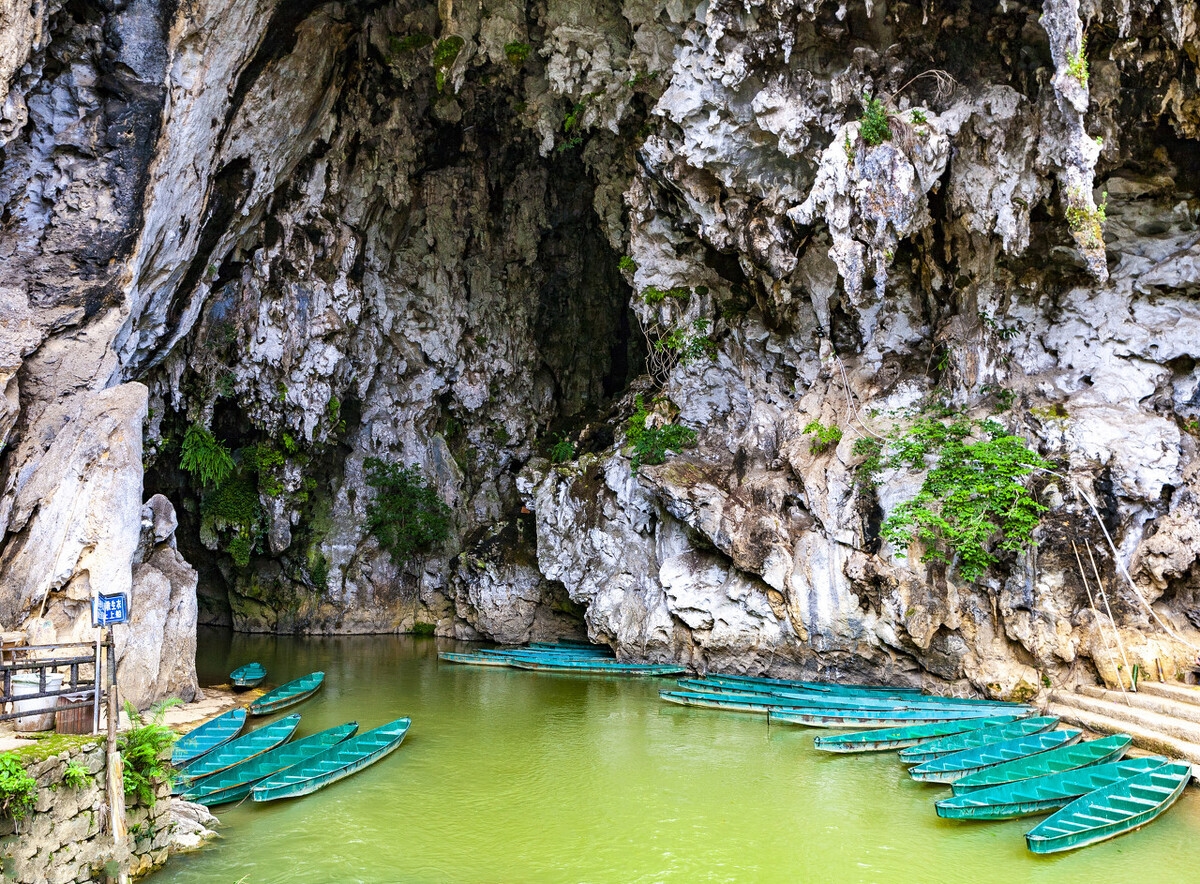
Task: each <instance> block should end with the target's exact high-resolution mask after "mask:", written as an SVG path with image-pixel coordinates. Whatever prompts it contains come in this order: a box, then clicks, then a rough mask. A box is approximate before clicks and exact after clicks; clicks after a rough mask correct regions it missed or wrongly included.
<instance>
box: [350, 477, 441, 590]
mask: <svg viewBox="0 0 1200 884" xmlns="http://www.w3.org/2000/svg"><path fill="white" fill-rule="evenodd" d="M364 466H365V467H366V480H367V484H368V485H370V486H371V487H373V488H375V489H376V493H375V498H374V499H373V500H372V501H371V502H370V503H369V504H367V529H368V530H369V531H370V532H371V533H372V534H374V535H375V537H376V539H377V540H378V541H379V545H380V546H381V547H383V548H384V549H386V550H387V551H388V552H389V553H390V554H391V556H392V560H393V561H394V562H395V563H396V564H397V565H399V566H401V567H403V566H404V565H405V564H407V563H408V562H409V561H410V560H411V559H412V558H413V557H414V556H415V555H416V554H417V553H419V552H427V551H428V550H429V549H431V548H432V547H433V546H434V545H435V544H438V543H441V542H442V541H444V540H445V539H446V538H447V537H449V536H450V517H451V512H450V507H448V506H446V503H445V501H443V500H442V499H441V498H440V497H438V495H437V491H436V490H434V489H433V488H432V487H430V486H429V485H427V484H426V483H425V480H424V479H422V478H421V474H420V473H419V472H418V470H417V467H416V465H415V464H414V465H413V466H411V467H402V466H399V465H397V464H392V463H386V462H385V461H382V460H380V459H379V458H377V457H369V458H367V460H366V461H365V463H364Z"/></svg>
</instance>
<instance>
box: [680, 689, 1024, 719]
mask: <svg viewBox="0 0 1200 884" xmlns="http://www.w3.org/2000/svg"><path fill="white" fill-rule="evenodd" d="M658 695H659V696H660V697H661V698H662V699H664V700H666V701H667V702H669V703H676V704H678V705H681V706H703V707H708V708H711V709H728V710H730V711H735V712H768V711H770V712H771V713H772V714H774V713H775V712H776V711H778V712H796V713H801V714H828V715H834V716H837V715H838V714H849V713H854V714H855V715H856V717H859V718H899V719H903V718H909V717H920V718H923V719H924V720H926V721H938V720H943V721H950V720H954V719H959V718H986V717H988V714H989V713H988V711H987V710H979V709H974V708H971V707H962V706H947V705H943V704H936V703H923V702H921V701H920V700H919V699H913V700H911V701H905V702H899V701H895V700H893V701H889V702H887V703H884V704H878V703H869V702H863V701H862V700H861V698H858V697H845V696H843V697H829V698H824V697H821V698H816V699H813V700H804V699H801V698H796V697H776V696H774V695H772V694H710V693H701V692H699V691H659V692H658ZM1016 711H1017V712H1021V711H1025V710H1024V708H1023V707H1016ZM892 713H897V714H892ZM900 713H903V714H900ZM911 713H920V715H919V716H912V715H911ZM1014 714H1015V713H1014Z"/></svg>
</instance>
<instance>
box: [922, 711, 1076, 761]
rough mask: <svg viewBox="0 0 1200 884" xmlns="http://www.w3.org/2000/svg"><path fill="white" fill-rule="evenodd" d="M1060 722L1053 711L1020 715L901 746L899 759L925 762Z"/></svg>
mask: <svg viewBox="0 0 1200 884" xmlns="http://www.w3.org/2000/svg"><path fill="white" fill-rule="evenodd" d="M1056 724H1058V718H1056V717H1055V716H1053V715H1040V716H1038V717H1036V718H1020V719H1017V720H1016V721H1012V722H1009V723H1008V724H997V725H994V726H992V727H986V728H980V729H979V730H973V731H966V732H965V733H961V734H954V735H953V736H949V737H942V738H941V739H940V740H934V741H933V742H931V743H922V744H921V745H919V746H910V747H909V748H907V749H901V750H900V760H901V761H903V762H904V763H905V764H923V763H924V762H926V761H931V760H932V759H934V758H937V757H939V756H941V755H950V754H953V753H955V752H963V751H965V750H967V749H978V748H980V747H982V746H987V745H990V744H992V743H1001V742H1003V741H1005V740H1011V739H1012V738H1013V737H1026V736H1029V735H1030V734H1038V733H1041V732H1042V731H1048V730H1050V728H1052V727H1054V726H1055V725H1056Z"/></svg>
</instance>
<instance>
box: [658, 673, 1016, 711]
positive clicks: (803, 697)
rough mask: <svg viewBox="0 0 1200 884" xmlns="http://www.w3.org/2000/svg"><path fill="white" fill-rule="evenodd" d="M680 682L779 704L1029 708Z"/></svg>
mask: <svg viewBox="0 0 1200 884" xmlns="http://www.w3.org/2000/svg"><path fill="white" fill-rule="evenodd" d="M678 685H679V687H681V688H682V689H683V690H684V691H687V692H692V693H700V694H711V695H714V696H730V697H763V698H766V699H764V702H773V703H777V705H788V704H790V703H794V704H795V705H799V706H810V705H811V706H820V705H831V706H844V707H859V706H861V707H863V708H867V709H870V708H874V709H887V708H890V707H892V706H896V705H898V704H905V705H920V706H933V707H938V708H951V709H974V710H978V713H979V715H980V716H986V715H1000V714H1002V713H1004V712H1007V711H1009V710H1013V709H1027V708H1029V707H1025V706H1021V705H1019V704H1017V703H1000V702H997V701H994V700H969V699H961V698H958V697H938V696H934V695H925V694H885V693H883V692H882V691H870V692H867V693H861V694H854V693H849V692H838V693H831V692H825V691H812V690H806V689H801V688H789V689H787V690H767V689H766V688H760V689H757V690H743V689H741V688H734V687H731V686H727V685H709V684H707V683H706V681H705V680H704V679H695V678H681V679H679V682H678Z"/></svg>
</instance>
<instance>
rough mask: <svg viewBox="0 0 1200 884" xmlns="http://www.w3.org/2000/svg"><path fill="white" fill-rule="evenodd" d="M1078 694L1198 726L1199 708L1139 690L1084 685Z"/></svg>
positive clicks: (1199, 721) (1199, 719)
mask: <svg viewBox="0 0 1200 884" xmlns="http://www.w3.org/2000/svg"><path fill="white" fill-rule="evenodd" d="M1079 693H1080V694H1082V695H1083V696H1085V697H1092V698H1094V699H1096V700H1107V701H1108V702H1110V703H1119V704H1120V705H1122V706H1132V707H1133V708H1135V709H1145V710H1146V711H1147V712H1157V713H1158V714H1159V715H1166V716H1169V717H1170V718H1178V719H1180V720H1181V721H1194V722H1196V723H1197V724H1200V706H1194V705H1192V704H1191V703H1180V702H1179V701H1178V700H1175V699H1173V698H1171V697H1163V696H1158V695H1154V694H1151V693H1149V692H1146V691H1141V690H1139V691H1138V692H1137V693H1133V692H1132V691H1126V692H1124V693H1122V692H1121V691H1109V690H1105V689H1104V688H1101V687H1096V686H1095V685H1084V686H1083V687H1081V688H1079Z"/></svg>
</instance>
